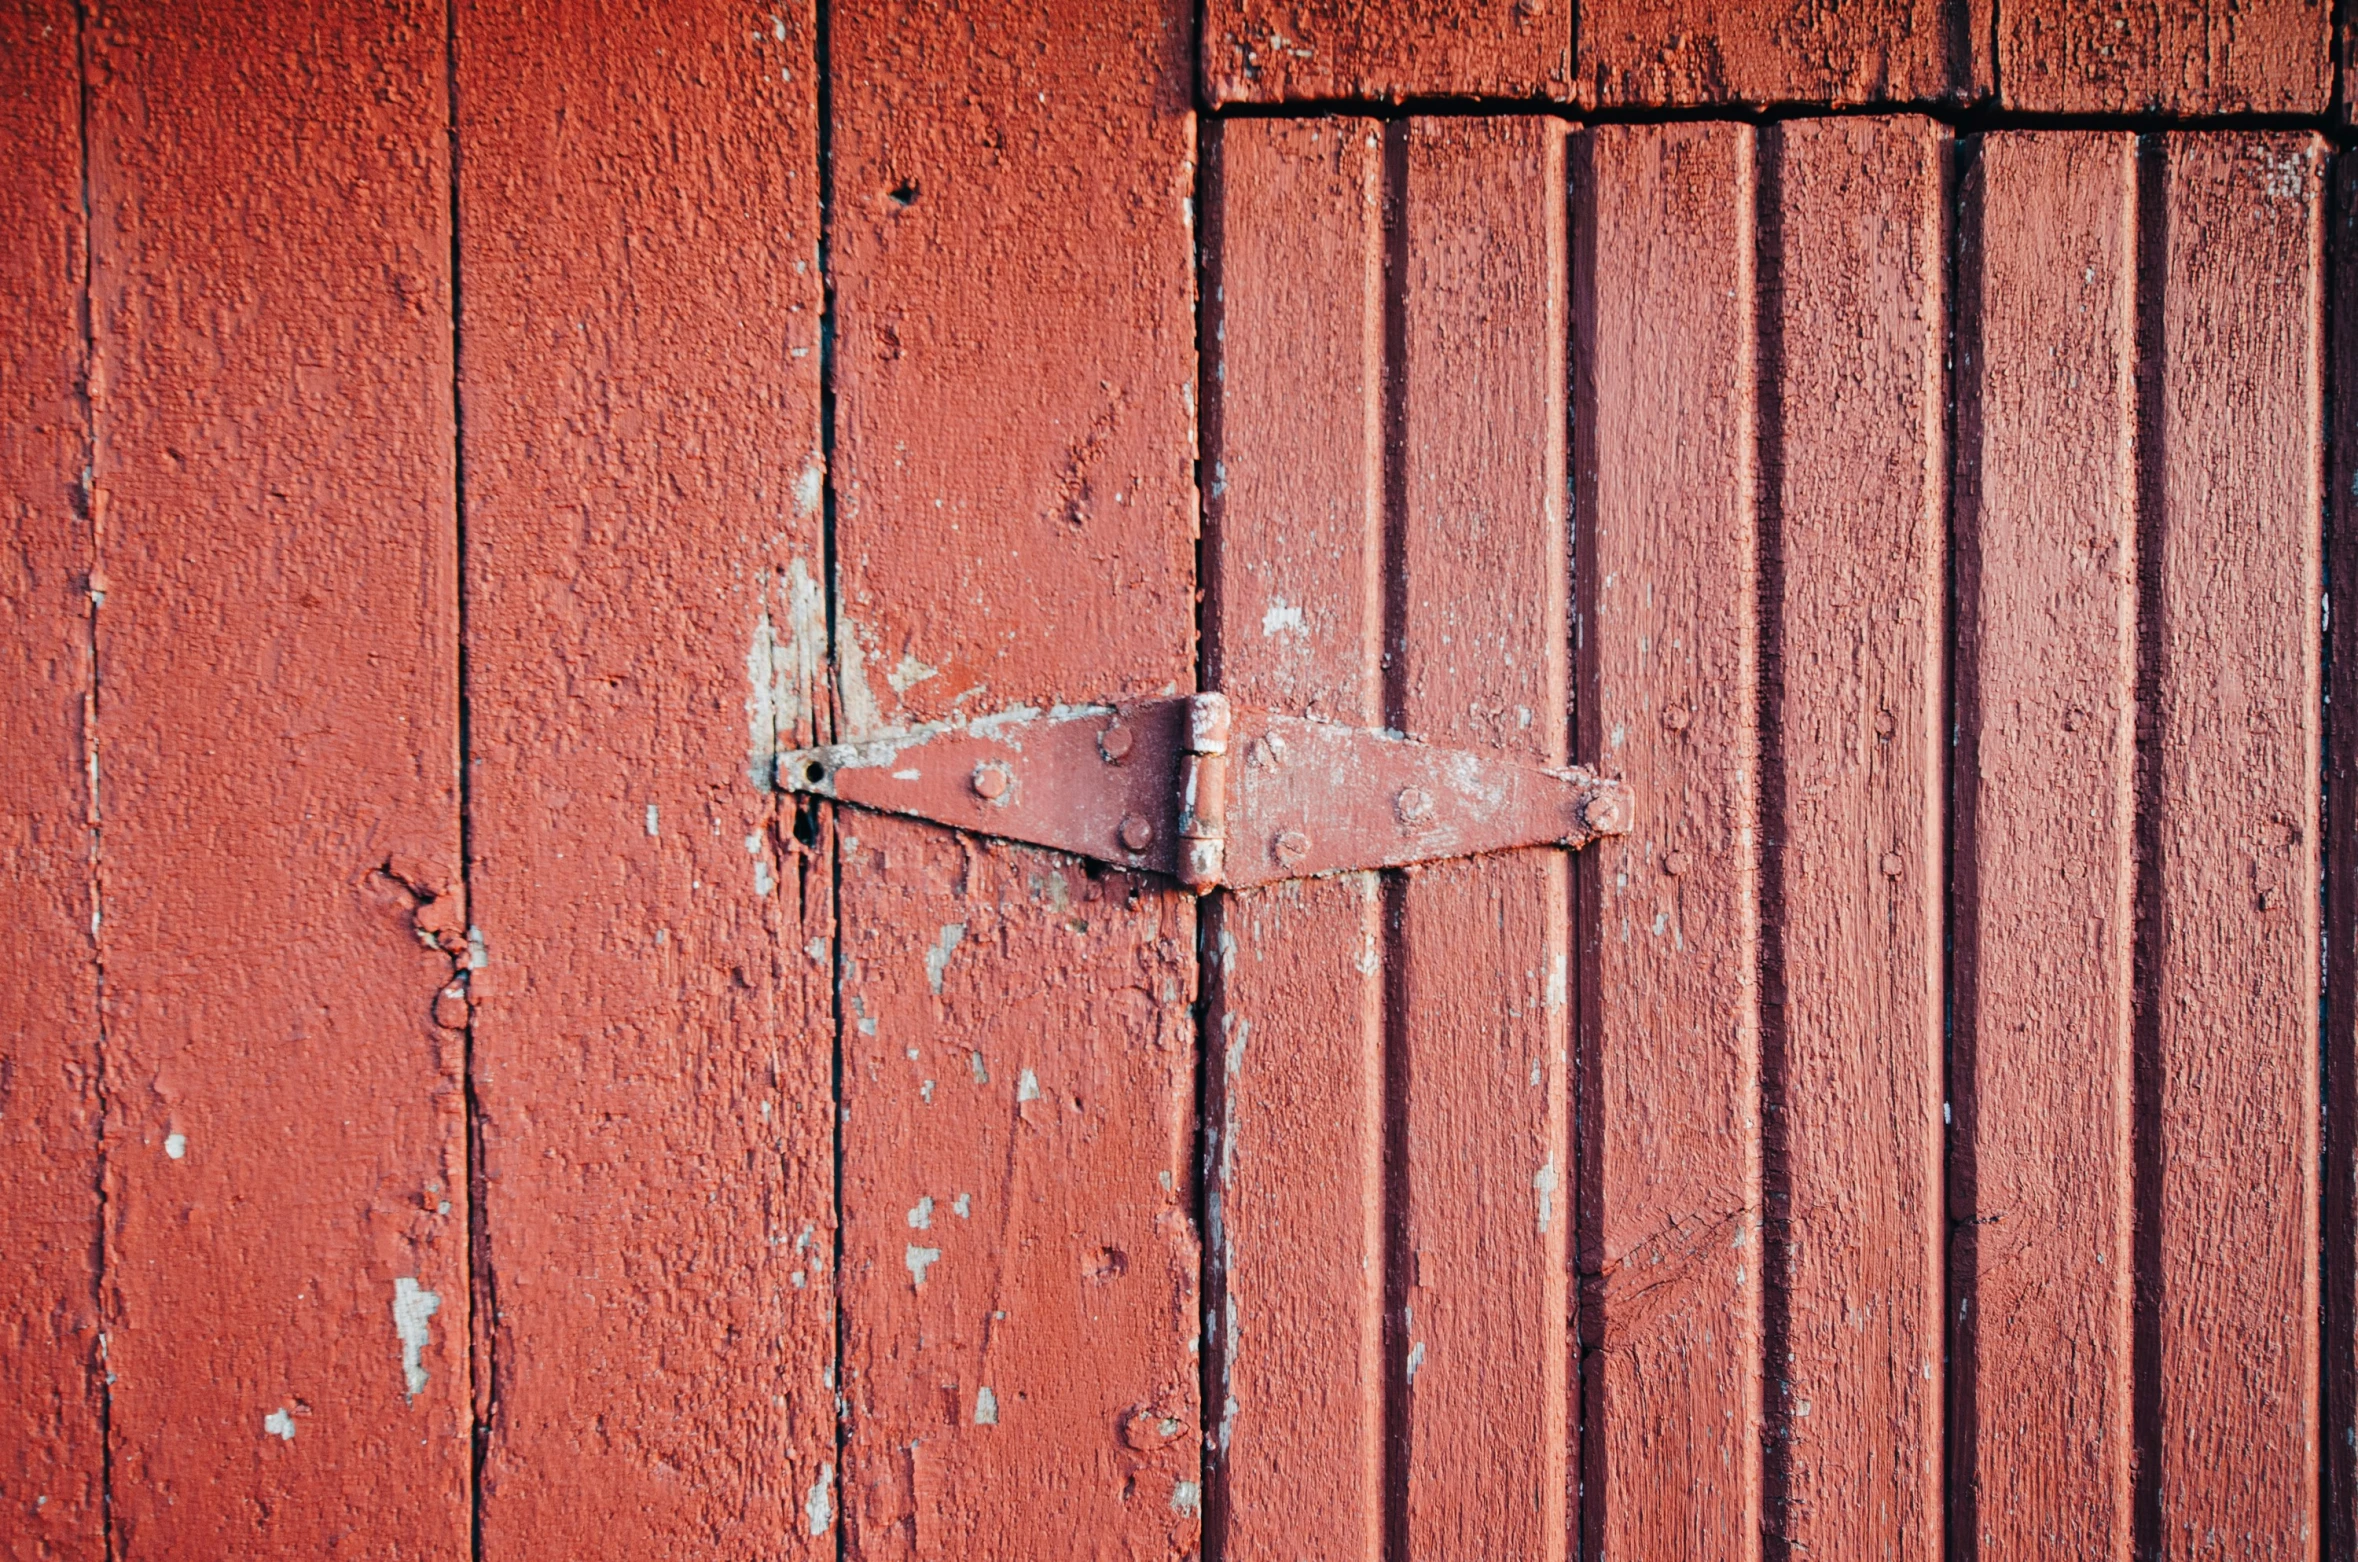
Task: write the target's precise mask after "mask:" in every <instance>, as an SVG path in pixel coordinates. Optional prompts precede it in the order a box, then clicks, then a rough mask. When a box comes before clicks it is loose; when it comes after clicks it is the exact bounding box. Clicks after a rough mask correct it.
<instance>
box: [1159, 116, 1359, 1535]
mask: <svg viewBox="0 0 2358 1562" xmlns="http://www.w3.org/2000/svg"><path fill="white" fill-rule="evenodd" d="M1210 150H1211V152H1212V159H1213V160H1212V164H1211V167H1210V169H1209V171H1210V172H1211V174H1212V176H1213V177H1212V189H1213V192H1214V193H1213V199H1212V201H1211V203H1210V207H1209V209H1208V211H1207V213H1206V218H1207V239H1208V241H1209V242H1208V255H1209V257H1210V260H1209V265H1208V268H1207V277H1206V302H1205V308H1206V317H1207V328H1206V331H1205V340H1206V341H1207V342H1210V343H1212V344H1213V351H1214V353H1215V356H1214V358H1213V362H1212V364H1211V366H1210V371H1209V374H1208V377H1207V379H1208V384H1209V385H1210V387H1211V390H1210V392H1209V394H1208V395H1207V397H1206V402H1205V453H1206V455H1207V456H1208V457H1209V459H1210V461H1211V463H1212V467H1211V470H1212V474H1213V475H1212V482H1211V485H1210V487H1209V489H1208V490H1207V492H1206V495H1205V498H1206V501H1207V511H1208V520H1209V528H1208V538H1207V547H1206V550H1205V551H1206V557H1207V560H1208V562H1209V565H1210V568H1209V571H1208V574H1207V579H1206V581H1205V586H1206V590H1207V593H1208V597H1207V602H1208V606H1207V616H1206V624H1207V628H1208V631H1209V632H1208V633H1207V635H1206V639H1205V647H1204V651H1205V667H1206V670H1207V678H1206V681H1207V682H1208V683H1209V684H1211V686H1213V687H1215V688H1219V689H1222V690H1224V691H1226V692H1227V694H1228V695H1229V697H1230V698H1231V699H1233V700H1236V701H1237V702H1239V703H1240V704H1243V705H1247V706H1254V707H1259V708H1263V709H1270V710H1279V711H1284V712H1287V713H1289V714H1294V715H1317V716H1321V717H1324V718H1326V719H1328V720H1333V721H1340V722H1347V723H1351V724H1353V725H1358V726H1377V725H1381V724H1382V721H1383V716H1384V711H1383V633H1384V592H1383V557H1382V553H1383V496H1384V485H1383V476H1384V462H1383V425H1382V417H1383V408H1384V378H1383V376H1384V322H1385V318H1386V315H1385V308H1384V238H1385V231H1386V230H1385V223H1384V213H1383V198H1384V166H1385V161H1384V130H1383V127H1382V126H1381V125H1380V124H1378V123H1377V122H1375V121H1373V120H1362V119H1331V120H1311V121H1307V122H1290V123H1289V122H1287V121H1282V120H1236V121H1232V122H1230V123H1229V124H1227V125H1225V126H1224V127H1222V129H1221V131H1220V132H1219V139H1218V141H1217V143H1216V145H1215V146H1214V147H1213V148H1212V149H1210ZM1271 758H1272V756H1271V755H1270V753H1269V752H1268V750H1267V749H1266V748H1263V749H1262V750H1260V751H1258V754H1257V756H1256V754H1253V753H1248V754H1247V755H1246V756H1244V761H1243V762H1244V763H1246V764H1248V765H1250V764H1254V763H1256V762H1257V763H1269V762H1270V761H1271ZM1305 823H1312V824H1313V825H1314V822H1312V821H1305ZM1270 847H1271V843H1270V842H1267V841H1250V840H1243V839H1239V840H1237V841H1235V842H1234V843H1233V844H1232V846H1231V848H1230V849H1231V850H1233V851H1237V852H1258V851H1266V850H1269V849H1270ZM1380 912H1381V900H1380V895H1379V892H1378V883H1377V878H1376V876H1375V875H1374V874H1365V873H1362V874H1348V875H1345V876H1343V877H1341V878H1338V879H1333V880H1321V881H1312V882H1300V883H1288V884H1278V885H1273V886H1270V887H1269V888H1267V889H1265V890H1260V891H1250V892H1245V893H1241V894H1232V895H1226V896H1222V897H1220V898H1218V899H1217V900H1215V901H1214V902H1213V903H1212V906H1211V908H1210V914H1211V917H1212V922H1211V924H1210V925H1209V926H1207V928H1206V930H1205V931H1206V948H1207V951H1208V952H1209V955H1210V958H1209V960H1208V961H1207V964H1206V982H1207V987H1208V989H1209V990H1208V993H1207V997H1208V998H1209V1000H1210V1006H1209V1009H1208V1012H1207V1023H1206V1029H1207V1034H1208V1035H1210V1036H1211V1037H1213V1038H1216V1040H1215V1042H1214V1045H1215V1046H1216V1047H1217V1049H1218V1050H1217V1051H1216V1052H1215V1053H1214V1054H1213V1056H1212V1057H1211V1058H1208V1059H1207V1060H1206V1063H1207V1069H1206V1075H1205V1078H1206V1087H1207V1088H1206V1101H1205V1112H1206V1117H1205V1134H1204V1147H1205V1150H1204V1153H1205V1161H1206V1164H1205V1167H1204V1172H1203V1175H1204V1179H1205V1207H1206V1220H1207V1230H1206V1237H1207V1240H1208V1241H1209V1242H1210V1244H1211V1250H1210V1259H1211V1263H1210V1267H1209V1270H1208V1275H1209V1283H1210V1294H1209V1295H1208V1296H1207V1298H1206V1303H1207V1306H1206V1312H1207V1321H1206V1327H1205V1346H1206V1349H1207V1350H1208V1351H1209V1352H1210V1356H1209V1361H1210V1383H1211V1390H1210V1400H1211V1417H1212V1419H1211V1428H1212V1437H1211V1441H1210V1444H1209V1445H1208V1446H1207V1448H1206V1450H1205V1460H1206V1466H1207V1472H1208V1474H1209V1477H1210V1478H1209V1481H1208V1483H1207V1488H1206V1499H1207V1508H1206V1524H1207V1526H1208V1533H1207V1537H1206V1539H1207V1545H1208V1547H1210V1548H1212V1549H1214V1550H1215V1552H1216V1554H1217V1555H1220V1556H1222V1557H1225V1558H1227V1559H1228V1562H1245V1559H1248V1558H1260V1557H1269V1558H1274V1557H1288V1558H1292V1557H1307V1556H1318V1557H1325V1558H1335V1559H1345V1558H1355V1559H1359V1562H1375V1559H1377V1558H1379V1557H1380V1556H1381V1555H1382V1548H1383V1517H1384V1502H1383V1476H1384V1464H1383V1440H1382V1439H1383V1429H1384V1385H1385V1380H1386V1379H1385V1372H1384V1365H1383V1355H1382V1351H1383V1287H1384V1275H1385V1270H1384V1255H1385V1247H1384V1233H1383V1215H1384V1074H1383V1062H1384V1052H1383V1033H1384V1012H1383V998H1384V984H1383V979H1382V972H1381V969H1380V964H1379V962H1380V950H1381V947H1382V927H1381V919H1380Z"/></svg>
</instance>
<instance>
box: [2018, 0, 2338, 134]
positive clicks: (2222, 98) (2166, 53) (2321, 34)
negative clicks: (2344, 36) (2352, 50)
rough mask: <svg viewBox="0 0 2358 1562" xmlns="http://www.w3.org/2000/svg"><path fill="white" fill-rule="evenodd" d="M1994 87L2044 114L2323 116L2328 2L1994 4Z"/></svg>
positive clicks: (2328, 81)
mask: <svg viewBox="0 0 2358 1562" xmlns="http://www.w3.org/2000/svg"><path fill="white" fill-rule="evenodd" d="M1996 11H1997V28H1996V37H1997V45H1996V47H1997V60H1998V88H1999V92H2000V95H2001V98H2002V100H2003V102H2004V104H2005V106H2006V107H2007V108H2010V109H2024V110H2028V111H2031V112H2035V113H2047V114H2131V113H2142V114H2322V113H2324V112H2325V108H2326V103H2327V100H2328V98H2329V97H2330V96H2331V95H2332V92H2333V59H2332V53H2331V44H2332V27H2333V7H2332V6H2331V5H2330V4H2329V0H2238V3H2236V4H2232V5H2230V4H2222V3H2218V0H2207V3H2206V0H2094V3H2091V0H2000V3H1998V4H1997V6H1996Z"/></svg>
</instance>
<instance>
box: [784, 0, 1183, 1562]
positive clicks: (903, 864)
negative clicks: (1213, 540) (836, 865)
mask: <svg viewBox="0 0 2358 1562" xmlns="http://www.w3.org/2000/svg"><path fill="white" fill-rule="evenodd" d="M1191 37H1192V32H1191V19H1190V14H1189V10H1188V8H1187V7H1185V6H1183V5H1181V4H1179V3H1177V0H1136V3H1132V4H1128V5H1116V6H1109V7H1100V8H1098V9H1096V10H1094V11H1091V12H1088V13H1086V14H1085V15H1076V14H1075V13H1073V12H1072V11H1071V10H1070V8H1068V7H1056V6H1051V5H1047V4H1045V3H1034V4H1030V5H1017V6H992V7H989V8H987V10H986V9H969V8H966V7H961V6H931V5H915V4H902V5H890V6H880V7H876V8H874V9H873V10H871V11H867V12H863V13H859V14H847V15H843V16H840V17H839V18H838V19H837V23H836V25H835V27H834V29H833V32H832V34H831V43H830V49H831V59H832V68H833V71H834V82H835V90H834V94H833V104H834V112H835V115H836V121H835V127H834V129H835V137H834V142H833V148H834V155H835V160H836V161H835V170H836V172H835V184H834V192H835V206H834V210H835V214H836V216H835V227H834V233H835V238H836V241H837V243H836V251H835V254H836V261H835V267H836V285H837V303H838V307H839V310H840V314H839V317H838V318H839V334H838V337H837V341H838V344H839V351H838V355H837V359H836V375H837V382H836V383H837V391H838V401H837V410H838V413H839V422H838V426H837V435H838V446H837V452H838V460H839V467H838V494H839V507H838V526H837V548H836V553H837V558H838V560H839V570H840V573H839V576H838V580H837V597H836V601H837V620H836V626H837V638H836V651H837V654H838V657H839V659H840V662H841V673H840V677H841V685H840V698H841V714H842V718H843V722H844V724H845V727H846V729H847V730H848V731H850V732H854V733H856V732H859V731H862V730H867V729H870V728H873V727H874V726H876V725H878V724H879V723H882V722H885V721H890V720H898V719H904V718H910V717H932V716H940V715H946V714H950V713H965V714H980V713H984V712H988V711H991V710H996V709H1003V708H1006V707H1009V706H1012V705H1015V704H1019V703H1030V704H1038V705H1045V704H1048V703H1050V702H1051V701H1057V700H1063V701H1068V702H1071V701H1081V700H1089V699H1097V698H1103V697H1106V696H1108V695H1114V694H1121V693H1147V692H1165V691H1172V690H1178V689H1183V688H1186V687H1189V686H1191V685H1192V683H1193V680H1194V665H1193V661H1194V658H1193V652H1194V635H1193V630H1194V621H1195V610H1194V593H1195V544H1194V535H1193V534H1194V530H1195V522H1194V517H1195V505H1196V497H1195V489H1194V484H1193V480H1192V472H1191V466H1190V458H1191V456H1192V454H1193V450H1192V429H1193V423H1194V397H1195V381H1196V370H1195V356H1194V339H1195V319H1194V286H1193V284H1194V264H1195V254H1194V235H1193V233H1192V231H1191V222H1190V212H1189V199H1190V195H1191V192H1192V186H1193V181H1194V170H1193V165H1192V159H1193V155H1194V148H1193V121H1192V116H1191V114H1190V112H1189V105H1190V99H1191V80H1190V77H1191V70H1192V64H1193V61H1192V59H1191V55H1192V52H1193V51H1192V48H1191ZM1051 300H1052V301H1053V302H1052V303H1050V302H1045V301H1051ZM846 836H847V839H846V842H845V844H844V847H843V853H842V904H841V917H842V925H843V928H844V944H845V948H844V960H845V964H844V966H843V971H842V986H843V1014H844V1019H845V1026H844V1030H843V1034H842V1045H843V1059H844V1085H843V1090H844V1111H845V1114H846V1116H845V1121H844V1127H843V1135H844V1153H843V1189H842V1218H843V1222H844V1229H843V1242H844V1253H845V1263H844V1272H843V1275H842V1277H841V1284H842V1286H843V1310H844V1320H843V1328H844V1342H845V1364H846V1365H845V1374H846V1375H845V1380H844V1392H845V1394H846V1396H847V1406H848V1412H847V1413H848V1415H849V1417H850V1420H849V1425H848V1428H847V1432H846V1437H847V1442H846V1445H845V1449H844V1456H845V1460H846V1470H845V1474H846V1479H847V1481H848V1483H849V1484H848V1487H847V1490H846V1496H845V1515H846V1521H847V1523H849V1524H850V1525H851V1529H850V1532H849V1534H848V1536H847V1540H848V1541H849V1544H850V1546H851V1549H852V1552H853V1553H854V1554H855V1555H859V1556H888V1555H941V1554H953V1553H954V1554H958V1555H962V1556H973V1557H986V1558H987V1557H1030V1556H1038V1555H1064V1554H1067V1553H1071V1552H1075V1551H1079V1550H1082V1549H1084V1548H1087V1547H1097V1548H1101V1549H1104V1550H1107V1551H1122V1550H1136V1551H1139V1552H1141V1553H1145V1554H1154V1555H1163V1554H1185V1553H1186V1552H1187V1551H1189V1550H1191V1549H1193V1547H1194V1546H1195V1544H1196V1542H1197V1537H1198V1534H1199V1530H1200V1520H1199V1517H1198V1511H1197V1510H1198V1508H1199V1507H1200V1503H1201V1494H1200V1489H1199V1478H1200V1477H1199V1471H1200V1463H1199V1456H1198V1440H1199V1432H1200V1426H1201V1421H1200V1406H1199V1400H1200V1391H1199V1383H1200V1378H1199V1373H1200V1365H1199V1358H1198V1343H1197V1336H1198V1331H1199V1324H1200V1318H1199V1316H1198V1313H1197V1304H1198V1298H1197V1263H1198V1258H1197V1243H1196V1236H1195V1232H1194V1230H1193V1226H1192V1222H1191V1221H1190V1219H1189V1207H1190V1203H1191V1200H1192V1197H1193V1192H1192V1188H1191V1175H1190V1171H1189V1168H1188V1166H1187V1164H1186V1159H1187V1156H1186V1152H1187V1150H1188V1149H1189V1145H1190V1138H1191V1133H1192V1126H1193V1120H1194V1118H1193V1114H1194V1111H1195V1102H1194V1090H1193V1080H1194V1048H1193V1025H1192V1022H1191V1021H1190V1019H1189V1018H1188V1016H1187V1012H1186V1006H1187V1005H1188V1003H1189V1002H1190V1001H1191V999H1192V998H1193V996H1194V986H1195V913H1194V906H1193V903H1192V902H1191V901H1189V900H1187V899H1185V898H1184V897H1181V896H1178V895H1177V894H1175V893H1174V892H1173V891H1172V890H1171V889H1170V888H1168V887H1167V886H1164V885H1160V884H1150V883H1147V882H1144V881H1138V880H1130V879H1126V878H1124V877H1121V876H1118V875H1117V876H1112V877H1108V878H1104V879H1098V880H1092V879H1089V878H1087V877H1085V876H1084V875H1082V874H1081V873H1080V871H1079V869H1078V868H1077V866H1075V865H1072V864H1070V863H1067V862H1064V861H1061V860H1059V859H1057V858H1054V857H1052V856H1048V855H1046V854H1042V853H1038V852H1028V851H1019V850H1015V849H1002V848H995V847H982V846H978V845H970V844H966V843H961V842H959V841H957V840H955V839H953V838H952V837H949V836H947V835H944V834H942V833H940V832H938V831H932V830H929V829H927V828H926V827H924V826H920V825H914V824H907V823H900V822H895V821H887V820H883V819H879V818H874V817H860V818H858V819H857V820H856V821H852V822H850V823H849V824H847V827H846ZM1092 895H1093V896H1094V898H1091V897H1092ZM929 954H930V955H931V956H932V963H931V964H929V962H928V955H929ZM937 983H938V985H940V987H941V988H942V991H941V993H939V994H938V995H937V994H936V993H935V992H934V991H933V988H934V987H935V986H936V985H937ZM911 1052H914V1053H916V1056H915V1057H911V1056H909V1054H910V1053H911ZM986 1172H988V1174H989V1177H988V1180H987V1181H986V1180H985V1173H986ZM962 1194H963V1195H968V1196H969V1205H968V1208H969V1210H970V1211H971V1214H969V1215H965V1216H961V1215H960V1214H958V1213H957V1206H956V1200H957V1199H958V1197H959V1196H960V1195H962ZM927 1198H931V1199H933V1200H934V1201H935V1203H934V1204H933V1205H932V1206H931V1207H930V1209H929V1207H928V1206H926V1205H925V1204H924V1203H923V1200H925V1199H927ZM913 1221H914V1222H917V1223H916V1224H912V1222H913ZM925 1222H930V1223H931V1224H930V1225H927V1224H925ZM936 1250H938V1251H939V1252H941V1254H942V1255H943V1257H942V1258H941V1259H940V1260H938V1262H939V1264H940V1266H941V1267H939V1268H935V1267H933V1266H934V1263H935V1262H936V1261H934V1260H931V1259H927V1258H924V1257H923V1256H922V1255H924V1254H927V1253H930V1252H933V1251H936ZM921 1274H922V1275H923V1276H924V1277H925V1278H924V1279H923V1280H922V1281H920V1279H919V1276H920V1275H921ZM1001 1312H1004V1313H1005V1314H1006V1317H1004V1318H998V1317H994V1316H992V1315H993V1314H996V1313H1001ZM986 1373H987V1374H988V1375H987V1376H986V1375H984V1374H986ZM985 1389H988V1390H990V1395H989V1397H988V1398H987V1399H986V1398H985V1397H984V1395H983V1390H985Z"/></svg>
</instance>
